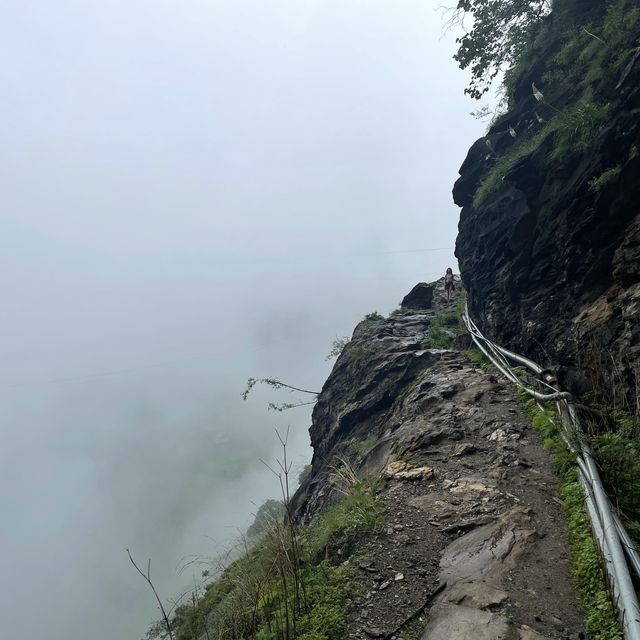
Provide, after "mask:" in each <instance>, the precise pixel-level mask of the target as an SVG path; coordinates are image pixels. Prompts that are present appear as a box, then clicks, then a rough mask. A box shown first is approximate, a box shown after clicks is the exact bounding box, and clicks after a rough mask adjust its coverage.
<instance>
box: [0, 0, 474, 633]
mask: <svg viewBox="0 0 640 640" xmlns="http://www.w3.org/2000/svg"><path fill="white" fill-rule="evenodd" d="M0 32H1V34H2V37H1V38H0V50H1V51H2V59H3V61H4V62H3V64H2V67H1V72H0V73H1V74H2V75H1V77H2V84H3V87H4V96H5V99H4V100H3V101H2V103H1V104H0V111H1V119H0V121H1V122H2V129H3V132H2V139H3V154H2V156H1V157H0V165H1V167H0V168H1V171H0V175H2V214H1V219H2V224H1V233H0V266H1V268H0V282H1V285H2V292H3V296H2V302H3V304H2V313H1V314H0V329H1V332H2V336H3V349H2V358H1V359H0V420H1V421H0V427H1V434H2V446H1V449H0V476H1V482H0V507H1V510H2V515H3V517H2V526H1V527H0V548H2V554H0V590H1V594H0V598H1V600H0V601H1V602H2V604H3V610H4V615H3V631H4V634H5V635H6V636H7V637H13V638H37V637H48V638H53V639H56V640H81V639H82V640H84V639H85V638H88V637H89V638H92V639H93V640H112V639H113V638H118V639H120V638H122V639H125V638H128V639H129V640H138V639H139V638H141V637H142V636H143V635H144V633H145V630H146V628H147V626H148V624H149V623H150V622H151V620H153V619H154V618H156V617H157V611H156V607H155V603H154V601H153V597H152V594H151V593H150V592H149V591H148V590H147V587H146V585H145V584H144V583H143V581H142V580H141V579H140V577H139V576H138V575H136V574H135V572H134V571H133V569H132V567H131V566H130V565H129V564H128V560H127V557H126V553H125V548H127V547H129V548H130V549H131V551H132V553H133V554H134V556H135V557H136V558H137V559H139V560H141V561H142V562H145V561H146V559H147V558H149V557H151V558H152V577H154V579H155V582H156V586H157V587H158V589H159V591H160V592H161V594H162V595H163V597H164V598H167V599H168V598H175V597H177V596H178V595H179V594H180V593H181V591H182V590H183V589H185V588H189V587H190V585H192V584H193V582H194V579H198V578H199V576H200V573H201V571H202V569H203V568H206V565H202V564H200V563H199V562H196V563H191V564H190V563H189V560H191V559H193V556H197V557H202V558H207V557H209V558H215V557H217V556H218V555H219V554H220V553H222V552H224V551H225V550H226V549H228V548H230V546H231V545H232V544H233V541H234V540H235V539H237V535H238V530H241V529H244V528H245V527H246V526H247V525H248V524H249V523H250V522H251V513H252V512H253V511H255V510H256V508H257V506H258V505H259V504H260V503H261V502H262V501H263V500H265V499H266V498H267V497H272V496H276V495H277V493H278V484H277V480H276V479H275V478H274V477H273V476H272V474H271V473H270V472H269V471H268V469H266V467H265V466H264V465H263V464H262V463H261V462H260V459H263V460H265V461H273V459H274V458H275V457H276V456H277V455H278V442H277V439H276V437H275V434H274V431H273V430H274V428H275V427H277V428H279V429H281V430H283V431H284V430H286V429H287V426H290V443H289V449H290V451H289V453H290V455H291V456H292V458H293V460H294V463H295V466H296V469H299V468H302V466H304V464H306V463H307V462H308V461H309V459H310V457H311V451H310V449H309V446H308V435H307V429H308V426H309V423H310V409H309V407H307V408H300V409H295V410H292V411H289V412H286V413H282V414H277V413H276V414H274V413H270V412H267V410H266V403H267V402H268V401H269V400H273V399H274V396H272V395H271V394H270V393H269V392H268V391H267V390H264V389H261V388H257V389H256V390H255V391H254V393H253V394H252V395H251V396H250V397H249V399H248V401H247V402H243V401H242V398H241V393H242V391H243V389H244V386H245V383H246V380H247V378H248V377H249V376H258V377H260V376H266V375H274V376H278V377H280V378H281V379H283V380H284V381H286V382H290V383H291V384H295V385H300V386H303V387H305V388H311V389H319V388H320V387H321V386H322V384H323V381H324V379H325V377H326V375H327V373H328V372H329V370H330V366H331V363H330V362H326V361H325V356H326V354H327V353H328V352H329V350H330V348H331V340H332V339H334V338H335V337H337V336H342V335H345V334H350V332H351V331H352V329H353V327H354V325H355V324H356V322H357V321H358V320H359V319H360V318H361V317H362V316H363V315H364V314H366V313H368V312H371V311H373V310H378V311H380V312H381V313H388V312H389V311H391V310H392V309H393V308H395V307H396V306H397V304H398V301H399V300H400V299H401V298H402V296H403V295H404V294H405V293H406V292H407V291H408V290H409V289H410V287H411V286H413V284H415V282H417V281H419V280H430V279H435V278H436V277H439V276H440V275H441V274H442V273H444V270H445V268H446V267H447V266H454V267H455V263H454V262H453V260H454V259H453V249H452V247H453V243H454V237H455V232H456V225H457V209H456V207H455V206H454V205H453V204H452V203H451V197H450V190H451V184H452V183H453V180H454V178H455V176H456V173H457V168H458V166H459V164H460V162H461V160H462V159H463V156H464V153H465V150H466V147H467V146H468V143H469V140H472V139H474V138H475V137H477V135H478V134H479V133H480V132H481V129H482V126H483V125H482V124H481V123H479V122H477V121H475V120H473V119H472V118H471V117H470V116H469V113H468V112H469V111H470V110H471V109H472V108H473V105H471V104H470V103H469V102H468V100H467V99H465V98H464V97H463V94H462V90H463V87H464V84H465V81H466V78H465V77H464V75H463V74H461V73H459V72H458V71H457V69H456V67H455V64H454V62H453V61H452V60H451V53H452V51H453V49H454V47H455V43H454V38H453V35H452V34H448V35H446V36H445V37H443V27H442V19H441V16H440V14H439V13H438V12H437V11H436V10H435V3H430V2H425V1H424V0H401V1H399V2H393V3H389V2H361V1H357V0H348V1H345V0H340V1H339V2H338V1H337V0H336V1H322V2H321V1H306V0H305V1H300V0H296V1H293V0H282V1H275V2H266V3H265V2H257V1H256V0H247V1H239V2H217V1H214V0H191V1H184V0H181V1H177V0H176V1H171V0H167V1H163V2H151V1H150V0H148V1H147V0H128V1H127V2H124V1H117V0H113V1H107V2H101V3H86V2H80V1H79V0H78V1H73V0H63V1H62V2H56V3H51V2H45V1H44V0H41V1H37V2H30V3H23V2H16V1H10V2H9V3H6V4H5V10H4V12H3V20H2V24H1V25H0ZM431 249H438V250H436V251H432V250H431ZM427 250H428V251H427ZM297 397H298V396H296V395H289V394H287V393H282V394H281V395H278V396H276V397H275V399H276V400H286V401H289V400H292V399H296V398H297ZM301 399H304V398H301ZM184 565H186V567H185V566H184ZM181 567H182V568H183V569H184V570H183V571H182V572H180V571H179V569H180V568H181Z"/></svg>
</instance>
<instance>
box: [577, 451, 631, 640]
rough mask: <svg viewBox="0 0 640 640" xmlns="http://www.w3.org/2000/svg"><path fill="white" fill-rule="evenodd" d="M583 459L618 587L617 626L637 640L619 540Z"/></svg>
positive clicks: (593, 472)
mask: <svg viewBox="0 0 640 640" xmlns="http://www.w3.org/2000/svg"><path fill="white" fill-rule="evenodd" d="M583 457H584V462H585V466H586V468H587V471H588V472H589V476H590V478H591V487H592V488H593V495H594V498H595V503H596V507H597V509H598V512H599V513H600V517H601V519H602V529H603V533H604V537H605V541H606V544H607V547H608V548H609V553H610V554H611V564H612V568H613V572H614V574H615V579H616V584H617V586H618V589H617V591H618V595H619V598H620V603H619V609H620V614H621V615H620V618H621V620H620V622H621V624H622V630H623V633H624V636H625V638H628V640H640V604H639V603H638V596H637V595H636V592H635V589H634V587H633V582H632V580H631V575H630V574H629V567H628V565H627V562H626V559H625V556H624V551H623V550H622V545H621V544H620V538H619V537H618V532H617V530H616V526H615V524H614V521H613V515H612V512H611V503H610V502H609V499H608V498H607V496H606V494H605V492H604V488H603V486H602V482H601V480H600V476H599V474H598V470H597V469H596V465H595V462H594V460H593V458H592V457H591V454H590V453H589V452H588V451H583Z"/></svg>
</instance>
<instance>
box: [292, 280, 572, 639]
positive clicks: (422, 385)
mask: <svg viewBox="0 0 640 640" xmlns="http://www.w3.org/2000/svg"><path fill="white" fill-rule="evenodd" d="M456 294H457V295H460V294H459V292H456ZM407 300H408V301H409V302H408V303H407V305H408V304H409V303H412V304H419V305H420V306H422V307H423V308H421V309H412V308H405V309H400V310H399V311H398V312H395V313H394V314H392V315H391V316H390V317H389V318H382V317H381V316H378V315H377V314H375V315H371V316H369V317H367V318H366V319H365V320H363V321H362V322H361V323H360V324H359V325H358V326H357V327H356V329H355V331H354V334H353V338H352V340H351V342H350V343H349V344H348V345H347V346H346V347H345V349H344V351H343V352H342V354H341V355H340V357H339V358H338V360H337V362H336V364H335V366H334V369H333V371H332V373H331V375H330V376H329V378H328V379H327V381H326V383H325V385H324V387H323V389H322V393H321V394H320V396H319V398H318V403H317V406H316V407H315V410H314V412H313V424H312V426H311V429H310V434H311V441H312V445H313V449H314V456H313V464H312V471H311V473H310V474H309V475H308V477H307V478H306V480H305V481H304V482H303V484H302V486H301V487H300V489H299V491H298V493H297V495H296V497H295V500H294V502H295V507H296V511H297V515H298V517H299V518H300V519H301V520H303V521H309V520H311V519H312V518H313V517H314V515H315V514H317V513H319V512H321V511H322V508H323V507H324V506H326V505H327V504H331V503H332V502H333V501H337V500H339V499H340V498H341V495H340V492H339V491H338V490H336V485H335V482H334V480H333V478H332V476H333V475H334V474H335V471H336V469H338V468H340V467H341V466H343V465H345V464H347V465H348V466H349V468H350V469H352V470H353V472H354V473H355V475H356V476H357V477H358V478H360V479H362V481H363V482H380V480H379V479H382V482H381V483H380V484H379V485H378V486H379V489H378V500H379V501H380V504H381V508H382V515H383V521H384V524H383V529H382V530H378V531H374V532H370V533H369V534H368V535H366V536H364V537H360V538H358V539H357V540H356V541H355V543H354V544H353V545H351V546H341V547H340V548H337V549H335V548H333V549H332V556H333V557H334V558H336V557H337V558H341V559H342V560H344V561H348V562H349V563H350V564H351V565H352V566H356V567H357V570H358V582H359V583H360V588H359V593H360V595H358V596H357V597H356V599H355V602H354V606H353V609H352V610H351V612H350V613H349V637H350V638H354V639H360V640H365V639H368V638H385V639H386V640H389V639H390V638H392V637H397V638H405V637H406V638H418V637H420V638H425V639H426V638H428V639H429V640H456V639H457V640H462V639H468V638H487V639H488V638H491V639H493V640H501V639H502V640H508V639H514V640H515V639H517V638H518V639H528V640H536V639H537V640H540V639H544V638H572V639H576V640H577V638H579V637H582V636H581V635H580V634H581V633H582V618H581V615H580V614H579V613H578V611H577V609H576V605H575V601H574V596H573V595H572V591H571V586H570V583H571V579H570V561H569V554H568V542H567V538H566V531H565V528H564V525H563V516H562V508H561V506H560V501H559V500H558V499H557V498H554V494H555V491H556V482H555V479H554V474H553V470H552V465H551V461H550V457H549V454H548V452H546V451H544V450H543V448H542V447H541V444H540V441H539V436H538V434H537V433H536V432H535V431H534V429H533V428H532V427H531V424H530V422H529V420H528V419H527V417H526V416H525V415H524V414H523V412H522V407H521V405H520V403H519V402H518V401H517V400H516V398H515V394H514V391H513V389H511V388H509V387H507V386H505V385H504V384H503V383H501V382H500V381H499V380H498V378H496V376H495V375H493V374H492V373H488V372H487V371H484V370H483V369H481V368H478V367H477V365H476V364H474V363H473V362H471V361H470V360H469V359H468V358H467V356H466V354H465V351H464V350H463V348H461V347H464V335H463V333H462V332H461V331H460V330H459V328H458V327H459V325H458V311H459V309H456V301H453V302H452V303H450V304H449V303H447V302H446V301H445V298H444V291H443V283H442V281H440V282H439V283H437V286H434V285H430V286H428V285H420V286H419V287H418V288H416V290H414V292H413V294H412V296H409V297H408V298H407ZM550 585H553V591H551V590H550V589H549V586H550ZM423 614H426V617H427V618H428V623H427V622H426V621H425V618H424V617H421V616H423ZM408 625H413V626H412V630H411V631H410V630H409V629H408ZM483 634H484V635H483Z"/></svg>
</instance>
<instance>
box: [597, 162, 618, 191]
mask: <svg viewBox="0 0 640 640" xmlns="http://www.w3.org/2000/svg"><path fill="white" fill-rule="evenodd" d="M620 171H621V168H620V165H616V166H615V167H611V168H610V169H607V170H606V171H604V172H602V173H601V174H600V175H599V176H598V177H597V178H593V180H589V189H591V191H600V189H602V188H603V187H604V186H605V185H607V184H609V183H610V182H613V181H614V180H615V179H616V178H617V177H618V176H619V175H620Z"/></svg>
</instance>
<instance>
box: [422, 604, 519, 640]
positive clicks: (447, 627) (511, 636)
mask: <svg viewBox="0 0 640 640" xmlns="http://www.w3.org/2000/svg"><path fill="white" fill-rule="evenodd" d="M470 638H473V639H474V640H517V638H518V636H517V631H516V629H515V627H514V626H513V625H512V624H510V623H509V622H508V621H507V620H506V619H505V618H504V617H503V616H500V615H498V614H495V613H490V612H488V611H481V610H480V609H474V608H471V607H463V606H461V605H456V604H445V603H440V604H436V605H434V606H433V607H432V608H431V610H430V612H429V624H428V625H427V626H426V628H425V630H424V632H423V634H422V635H421V636H420V640H469V639H470Z"/></svg>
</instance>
